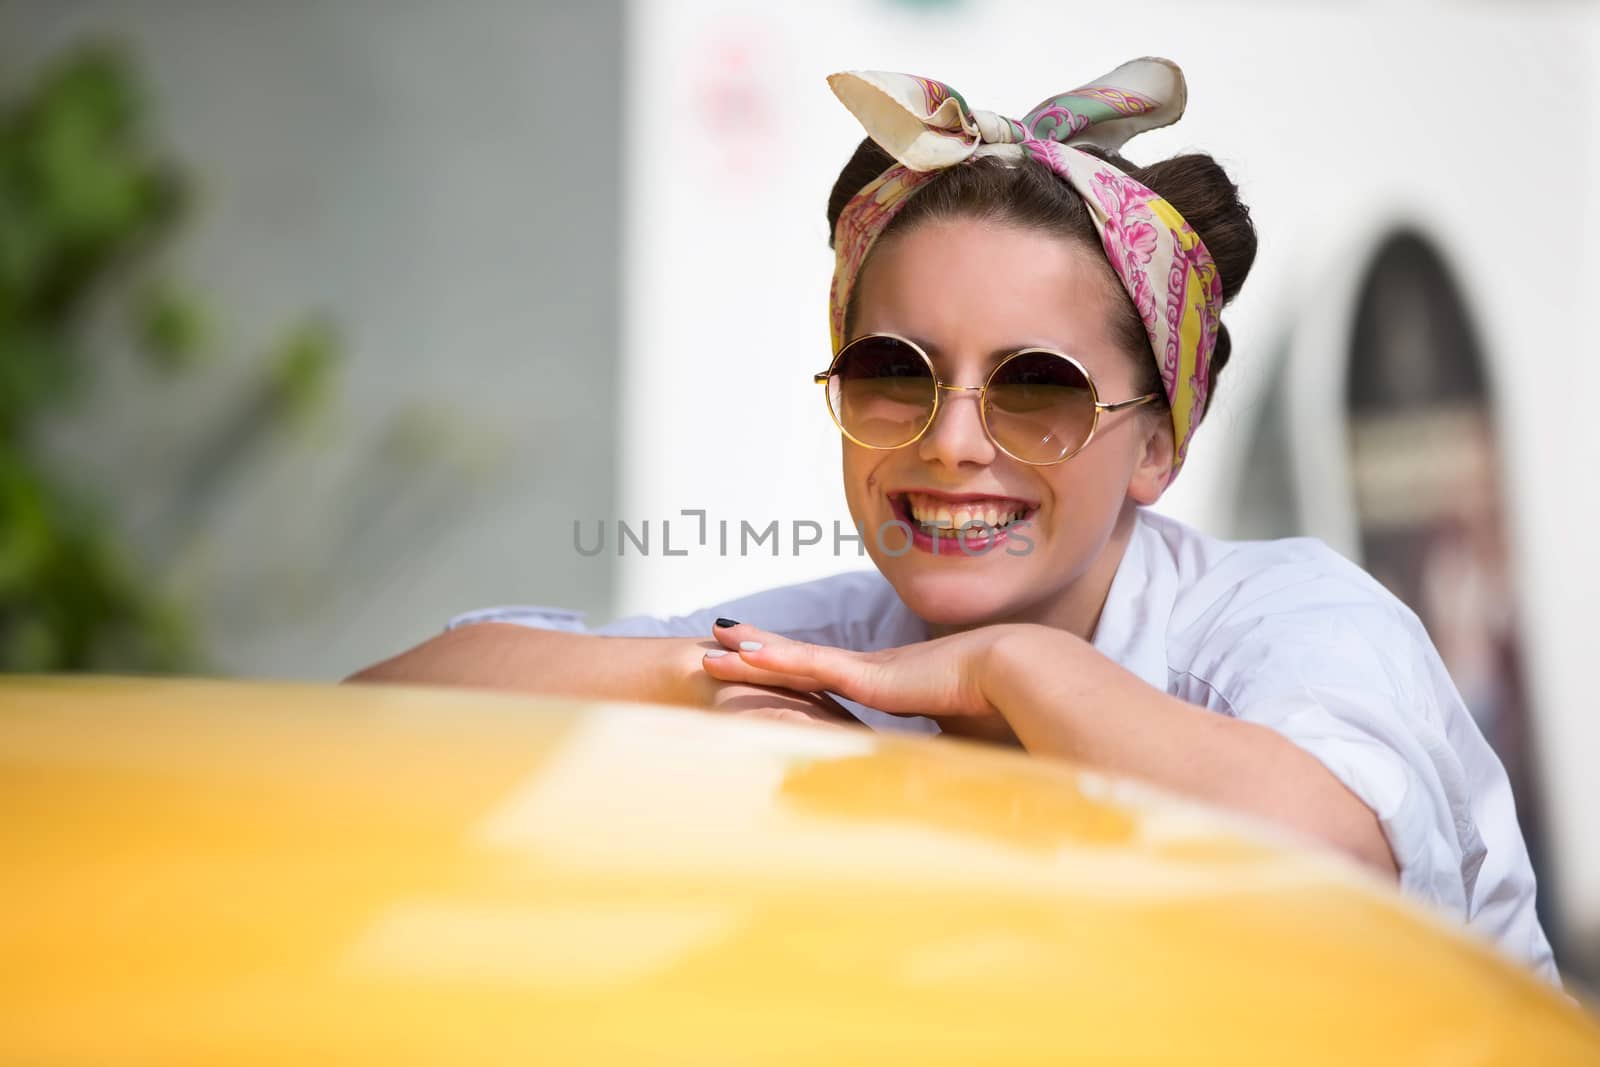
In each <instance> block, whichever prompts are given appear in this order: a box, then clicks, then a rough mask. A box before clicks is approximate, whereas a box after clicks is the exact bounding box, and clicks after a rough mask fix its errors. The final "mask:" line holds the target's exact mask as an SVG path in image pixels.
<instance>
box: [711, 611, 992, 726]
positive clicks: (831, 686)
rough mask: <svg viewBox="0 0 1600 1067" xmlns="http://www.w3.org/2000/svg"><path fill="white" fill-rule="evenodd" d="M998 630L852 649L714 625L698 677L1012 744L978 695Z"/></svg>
mask: <svg viewBox="0 0 1600 1067" xmlns="http://www.w3.org/2000/svg"><path fill="white" fill-rule="evenodd" d="M1006 629H1007V627H1004V626H988V627H983V628H980V629H977V630H972V631H969V632H967V633H963V634H952V635H951V636H949V637H941V638H937V639H935V640H932V641H923V642H920V643H918V644H914V645H906V646H903V647H901V648H888V649H882V650H880V651H877V652H852V651H850V650H848V649H842V648H830V647H828V646H827V645H813V644H807V643H806V642H804V641H792V640H790V639H788V638H786V637H782V636H780V635H778V634H773V633H768V632H766V631H764V630H758V629H757V628H755V627H754V626H748V625H744V624H741V623H735V624H734V625H732V626H717V627H715V628H714V629H713V632H712V636H713V637H714V638H715V639H716V641H717V643H718V644H719V645H721V646H722V647H721V648H720V649H714V650H711V651H709V652H707V653H706V654H705V656H704V658H703V664H704V668H705V672H706V673H707V674H708V675H710V676H711V677H713V678H717V679H720V680H722V681H724V682H745V683H748V684H751V685H757V686H770V687H775V688H778V689H785V690H789V691H791V692H794V693H810V694H820V693H823V692H824V691H827V692H833V693H838V694H839V695H840V696H842V697H844V698H846V699H847V700H854V701H856V702H857V703H860V704H865V705H867V706H868V707H872V708H877V709H878V710H879V711H885V712H889V713H890V714H894V715H924V716H927V717H929V718H932V719H934V720H935V721H936V722H938V723H939V728H940V729H941V730H942V731H943V732H945V733H948V734H955V735H958V736H964V737H975V738H981V739H983V740H989V741H1000V742H1005V743H1010V744H1016V743H1017V740H1016V735H1015V734H1014V733H1012V731H1011V728H1010V727H1009V726H1008V725H1007V724H1006V721H1005V718H1004V716H1002V715H1001V714H1000V712H999V710H998V709H996V708H995V706H994V705H993V704H992V703H991V702H990V701H989V699H988V697H987V696H986V695H985V693H984V690H983V671H984V669H985V665H986V661H987V656H988V652H989V650H990V648H991V647H992V646H993V644H994V642H995V640H996V639H998V637H999V636H1000V635H1001V633H1002V632H1003V631H1004V630H1006Z"/></svg>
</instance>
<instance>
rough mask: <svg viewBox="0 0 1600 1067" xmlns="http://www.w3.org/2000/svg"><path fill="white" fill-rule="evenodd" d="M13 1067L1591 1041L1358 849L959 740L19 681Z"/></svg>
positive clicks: (1296, 1060) (473, 705)
mask: <svg viewBox="0 0 1600 1067" xmlns="http://www.w3.org/2000/svg"><path fill="white" fill-rule="evenodd" d="M0 767H3V771H0V812H3V813H4V815H3V818H4V820H5V822H4V825H5V833H4V836H3V839H0V840H3V844H0V872H3V873H0V960H3V961H4V966H3V968H0V1020H3V1022H0V1062H5V1063H29V1064H34V1063H94V1064H102V1063H125V1062H148V1063H163V1064H169V1063H228V1064H247V1063H262V1064H266V1063H272V1064H280V1063H307V1062H317V1063H346V1062H348V1063H355V1062H364V1063H408V1062H430V1063H465V1062H499V1061H504V1062H516V1063H522V1064H565V1063H583V1064H594V1063H630V1064H631V1063H645V1062H650V1063H675V1064H676V1063H681V1064H790V1063H829V1064H835V1063H839V1064H854V1063H916V1064H923V1065H935V1064H963V1065H966V1064H1000V1063H1039V1064H1046V1063H1049V1064H1061V1063H1068V1062H1088V1063H1093V1062H1111V1061H1114V1062H1119V1063H1125V1062H1174V1063H1176V1062H1181V1063H1206V1064H1228V1065H1239V1064H1255V1063H1260V1064H1292V1065H1307V1064H1341V1065H1342V1064H1374V1063H1405V1064H1500V1063H1504V1064H1540V1065H1559V1064H1580V1063H1582V1064H1597V1063H1600V1030H1597V1028H1596V1025H1595V1024H1594V1022H1593V1021H1592V1019H1590V1018H1589V1017H1588V1016H1586V1015H1585V1014H1584V1013H1583V1012H1582V1011H1580V1010H1579V1009H1578V1008H1577V1007H1575V1006H1573V1005H1572V1004H1570V1003H1568V1002H1567V1001H1566V1000H1564V999H1563V998H1562V997H1560V996H1558V995H1556V994H1554V993H1553V992H1552V991H1550V990H1549V989H1547V988H1546V987H1544V986H1542V985H1541V984H1540V983H1538V982H1536V981H1535V980H1534V979H1532V978H1530V977H1527V976H1525V975H1524V974H1523V973H1521V972H1520V971H1519V970H1517V969H1516V968H1515V967H1513V966H1511V965H1509V964H1506V963H1503V962H1501V961H1500V960H1499V959H1498V958H1496V957H1495V956H1494V955H1492V954H1491V953H1490V952H1489V951H1487V950H1485V949H1482V948H1480V947H1478V946H1477V945H1475V944H1473V943H1470V942H1468V941H1467V940H1465V939H1464V938H1462V937H1460V936H1457V935H1456V934H1454V933H1452V932H1451V931H1449V930H1448V929H1447V928H1445V927H1444V926H1443V925H1441V924H1438V923H1435V922H1433V921H1432V920H1430V919H1427V918H1425V917H1423V916H1421V913H1420V912H1415V911H1413V910H1411V909H1410V908H1409V906H1407V905H1404V904H1402V903H1400V902H1399V901H1398V898H1396V897H1395V896H1394V895H1393V894H1391V893H1389V892H1388V891H1386V890H1383V889H1381V888H1376V887H1375V885H1374V883H1370V882H1368V881H1366V879H1365V878H1364V876H1362V875H1360V874H1359V873H1357V872H1355V871H1354V870H1353V869H1351V868H1349V867H1347V866H1345V865H1344V864H1342V863H1338V862H1335V861H1331V860H1325V859H1322V858H1320V857H1317V856H1312V855H1310V854H1308V853H1305V852H1301V851H1299V850H1296V849H1294V848H1292V847H1290V846H1287V845H1285V844H1283V843H1282V842H1280V841H1277V840H1274V839H1272V838H1270V837H1268V836H1263V835H1261V834H1259V833H1257V832H1256V831H1255V830H1254V829H1252V828H1251V827H1249V826H1245V825H1242V824H1237V823H1233V822H1231V821H1228V820H1224V819H1222V818H1221V817H1219V816H1217V815H1214V814H1212V813H1210V812H1206V811H1202V810H1200V809H1198V808H1195V807H1192V806H1189V805H1186V804H1182V803H1177V802H1174V801H1171V800H1169V799H1167V798H1164V797H1162V796H1159V795H1155V794H1153V793H1151V792H1149V791H1146V790H1143V789H1140V788H1137V787H1134V786H1132V785H1130V784H1128V783H1123V782H1119V781H1116V780H1111V779H1106V778H1104V777H1101V776H1098V775H1090V774H1078V773H1073V772H1072V771H1070V770H1068V769H1065V768H1063V767H1060V766H1055V765H1048V764H1046V763H1044V762H1042V761H1037V760H1030V759H1028V758H1026V757H1023V756H1020V755H1013V754H1009V753H1001V752H996V751H987V750H979V749H977V748H974V747H970V746H965V745H961V744H957V743H952V742H945V741H920V740H911V739H888V738H882V737H876V736H874V735H870V734H867V733H866V732H864V731H843V730H834V731H830V730H824V729H815V728H805V727H798V726H789V725H780V724H775V723H763V722H752V721H742V720H734V719H727V718H718V717H715V716H712V715H706V714H699V713H694V712H687V711H675V710H668V709H659V708H644V707H632V706H618V705H587V706H586V705H578V704H561V703H553V702H549V701H541V700H535V699H519V698H515V697H509V696H496V695H489V694H472V693H464V692H444V691H437V690H433V691H430V690H403V689H377V688H365V687H354V688H342V689H341V688H334V687H313V686H280V685H264V684H242V683H233V684H229V683H204V682H156V681H138V680H65V679H27V678H23V679H17V678H12V679H0Z"/></svg>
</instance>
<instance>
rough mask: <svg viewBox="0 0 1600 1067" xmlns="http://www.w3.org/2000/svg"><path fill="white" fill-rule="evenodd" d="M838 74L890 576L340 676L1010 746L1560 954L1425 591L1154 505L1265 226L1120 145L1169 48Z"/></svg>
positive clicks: (875, 511)
mask: <svg viewBox="0 0 1600 1067" xmlns="http://www.w3.org/2000/svg"><path fill="white" fill-rule="evenodd" d="M830 83H831V84H832V86H833V88H834V91H835V93H836V94H837V95H838V96H839V97H840V99H841V100H842V101H843V102H844V103H845V104H846V106H847V107H849V108H850V110H851V111H852V112H853V113H855V115H856V116H857V117H858V118H859V119H860V120H861V121H862V123H863V125H864V126H865V127H866V129H867V132H868V134H869V137H868V139H867V140H865V141H863V142H862V144H861V147H860V148H859V149H858V150H857V152H856V154H855V156H854V158H852V159H851V160H850V162H849V163H848V164H847V165H846V167H845V169H844V172H843V173H842V174H841V175H840V177H839V181H838V184H837V185H836V186H835V189H834V191H833V196H832V198H831V202H830V204H829V212H828V216H829V225H830V228H831V231H832V234H833V242H834V249H835V253H836V267H835V273H834V280H833V292H832V301H831V312H832V327H833V338H834V350H835V358H834V361H833V363H832V365H831V366H830V367H829V369H828V371H827V372H826V373H825V374H819V375H818V376H817V379H818V381H819V382H821V383H823V384H824V385H825V386H826V390H827V395H828V401H829V408H830V411H831V412H832V414H833V417H834V420H835V422H836V423H837V424H838V426H839V428H840V430H841V431H842V433H843V437H844V443H843V452H844V464H843V469H844V485H845V491H846V496H847V499H848V501H849V506H850V511H851V514H852V516H853V517H854V518H855V520H856V522H857V524H858V526H859V527H861V528H862V529H863V531H864V541H865V544H866V548H867V551H868V552H869V554H870V555H871V557H872V559H873V562H874V563H875V564H876V565H877V568H878V573H866V574H845V575H839V576H836V577H834V578H829V579H825V580H822V581H816V582H810V583H805V584H802V585H798V586H791V587H788V588H784V589H777V590H773V591H770V592H766V593H761V594H758V595H755V596H751V597H746V598H743V599H742V600H738V601H734V602H732V603H729V604H723V605H717V606H715V607H713V608H708V609H706V610H705V611H701V612H698V613H695V614H693V615H688V616H681V617H677V618H671V619H664V620H658V619H649V618H634V619H624V620H621V621H620V622H618V623H614V624H612V625H610V626H607V627H602V628H600V629H599V630H597V631H595V632H594V633H593V634H589V633H585V632H582V627H581V626H578V625H576V624H575V622H574V621H573V620H572V618H571V617H570V616H563V615H562V614H561V613H558V612H551V611H548V610H544V609H492V610H490V611H487V612H478V613H474V614H472V615H469V616H463V617H462V618H460V619H458V620H455V622H454V623H452V626H451V628H450V630H448V631H447V632H446V633H445V634H444V635H442V636H440V637H439V638H436V639H435V640H433V641H430V642H428V643H426V644H424V645H422V646H420V647H418V648H416V649H413V650H412V651H410V652H408V653H405V654H403V655H401V656H399V657H396V658H395V659H393V660H390V661H388V662H386V663H383V664H379V665H378V666H376V667H374V668H371V669H370V670H368V671H366V672H364V673H363V674H362V675H360V676H358V677H360V678H362V679H364V680H383V681H410V682H430V683H461V684H478V685H497V686H512V687H525V688H529V689H538V690H541V691H544V692H551V693H563V694H575V695H583V696H591V697H600V698H631V699H646V700H656V701H668V702H676V703H684V704H693V705H700V706H710V707H713V708H719V709H724V710H735V711H745V712H748V713H751V714H759V715H767V716H776V717H780V718H785V717H787V718H805V719H817V720H823V721H831V722H848V721H852V719H860V720H861V721H864V722H866V723H868V724H869V725H872V726H877V727H881V728H883V727H886V728H893V727H896V726H900V727H903V728H910V729H922V730H926V731H929V732H939V731H942V732H946V733H956V734H963V735H967V736H972V737H978V738H983V739H988V740H993V741H998V742H1003V743H1012V744H1020V745H1021V746H1022V747H1023V748H1025V749H1026V750H1028V751H1029V752H1032V753H1038V754H1047V755H1059V756H1064V757H1068V758H1071V759H1074V760H1077V761H1080V762H1083V763H1086V764H1090V765H1094V766H1099V767H1104V768H1107V769H1109V770H1113V771H1118V772H1121V773H1124V774H1130V775H1136V776H1140V777H1143V778H1146V779H1149V780H1151V781H1154V782H1157V783H1159V784H1161V785H1164V786H1166V787H1168V788H1171V789H1174V790H1177V791H1181V792H1184V793H1187V794H1189V795H1191V796H1194V797H1197V798H1200V799H1202V800H1206V801H1209V802H1212V803H1217V804H1222V805H1226V806H1229V807H1232V808H1235V809H1238V810H1242V811H1245V812H1249V813H1253V814H1256V815H1259V816H1262V817H1265V818H1268V819H1272V820H1275V821H1276V822H1278V823H1280V824H1282V825H1286V826H1288V827H1291V828H1293V829H1296V830H1299V831H1301V832H1303V833H1305V834H1308V835H1310V836H1312V837H1314V838H1316V839H1319V840H1320V841H1322V842H1325V843H1326V844H1327V845H1329V846H1331V847H1333V848H1336V849H1339V850H1341V851H1343V852H1345V853H1346V854H1348V855H1349V856H1351V857H1353V858H1355V859H1356V860H1357V861H1359V862H1361V863H1364V864H1366V865H1367V866H1368V867H1370V868H1371V869H1373V870H1375V871H1377V872H1380V873H1381V874H1383V875H1385V876H1387V877H1389V878H1392V879H1396V880H1397V881H1398V883H1399V885H1400V887H1401V889H1402V890H1403V891H1406V892H1408V893H1410V894H1412V895H1413V896H1415V897H1418V898H1420V899H1422V900H1425V901H1427V902H1429V903H1431V904H1433V905H1434V906H1436V907H1439V908H1442V909H1444V910H1445V911H1446V912H1449V913H1453V914H1454V915H1456V916H1458V917H1459V918H1460V919H1461V920H1462V921H1464V922H1465V923H1466V924H1467V925H1468V926H1469V927H1470V928H1473V929H1475V930H1476V931H1478V932H1479V933H1480V934H1482V935H1483V936H1484V937H1486V938H1488V939H1490V940H1493V941H1495V942H1497V943H1498V944H1499V945H1500V947H1501V948H1502V950H1504V951H1505V952H1507V953H1508V954H1510V955H1512V956H1513V957H1516V958H1519V959H1521V960H1524V961H1525V962H1527V963H1528V964H1529V965H1530V966H1531V967H1533V968H1534V969H1535V970H1536V971H1539V972H1540V973H1543V974H1544V975H1545V976H1547V977H1550V978H1554V976H1555V967H1554V963H1553V961H1552V958H1551V954H1550V948H1549V945H1548V943H1547V941H1546V939H1545V936H1544V933H1543V931H1542V930H1541V929H1540V926H1539V923H1538V920H1537V918H1536V917H1535V914H1534V906H1533V904H1534V881H1533V873H1532V870H1531V869H1530V866H1529V863H1528V858H1527V850H1526V847H1525V846H1524V843H1523V840H1522V837H1521V833H1520V831H1519V829H1518V826H1517V821H1516V813H1515V808H1514V804H1513V800H1512V797H1511V793H1510V788H1509V785H1508V784H1507V781H1506V776H1505V772H1504V770H1503V769H1502V767H1501V765H1500V763H1499V761H1498V759H1497V758H1496V757H1495V755H1494V753H1493V752H1492V751H1491V750H1490V749H1489V747H1488V745H1487V744H1486V743H1485V742H1484V740H1483V737H1482V735H1481V734H1480V733H1479V732H1478V730H1477V728H1476V727H1475V726H1474V724H1473V722H1472V719H1471V717H1470V715H1468V713H1467V711H1466V709H1465V707H1464V706H1463V704H1462V702H1461V699H1460V697H1459V695H1458V694H1457V692H1456V690H1455V688H1454V686H1453V685H1452V684H1451V682H1450V679H1449V677H1448V675H1447V674H1446V672H1445V670H1444V667H1443V665H1442V663H1441V662H1440V659H1439V656H1438V655H1437V653H1436V652H1435V651H1434V649H1433V646H1432V645H1431V643H1430V642H1429V639H1428V637H1427V634H1426V633H1425V632H1424V631H1423V629H1422V627H1421V625H1420V624H1419V623H1418V622H1417V619H1416V617H1415V616H1414V615H1413V614H1412V613H1411V612H1410V611H1408V610H1407V609H1406V608H1405V607H1404V606H1403V605H1402V604H1400V603H1399V602H1398V601H1397V600H1395V599H1394V598H1393V597H1392V596H1391V595H1389V594H1388V593H1387V592H1386V591H1385V590H1384V589H1383V588H1382V587H1381V586H1380V585H1379V584H1378V583H1376V582H1375V581H1373V580H1372V579H1371V578H1370V577H1369V576H1367V575H1366V574H1365V573H1363V572H1362V571H1361V570H1360V569H1358V568H1357V567H1355V566H1353V565H1352V564H1350V563H1349V562H1347V561H1345V560H1344V559H1342V558H1341V557H1339V556H1337V555H1336V554H1335V553H1333V552H1332V551H1330V550H1329V549H1327V548H1326V547H1324V546H1323V545H1322V544H1320V543H1319V542H1316V541H1312V540H1308V539H1299V540H1288V541H1280V542H1256V543H1228V542H1223V541H1218V540H1214V539H1212V538H1208V537H1206V536H1204V535H1202V534H1200V533H1198V532H1197V531H1195V530H1192V529H1190V528H1188V527H1185V526H1183V525H1182V524H1180V523H1177V522H1174V521H1172V520H1170V519H1166V518H1163V517H1160V516H1157V515H1155V514H1153V513H1151V512H1148V511H1146V510H1144V509H1145V507H1146V506H1148V505H1151V504H1154V503H1155V502H1156V501H1157V500H1158V499H1160V497H1161V495H1162V493H1163V492H1164V491H1165V489H1166V487H1167V486H1168V485H1170V484H1171V482H1172V479H1173V478H1174V477H1175V476H1176V474H1177V473H1178V471H1179V470H1180V469H1181V467H1182V464H1183V460H1184V458H1185V456H1186V454H1187V451H1188V447H1189V444H1190V441H1191V438H1192V436H1193V433H1194V431H1195V429H1196V428H1197V427H1198V425H1199V423H1200V421H1201V419H1202V417H1203V416H1204V414H1205V411H1206V409H1207V406H1208V403H1209V400H1210V397H1211V396H1212V394H1213V392H1214V390H1215V388H1216V384H1217V377H1218V375H1219V373H1220V372H1221V370H1222V368H1223V366H1224V365H1225V364H1226V362H1227V360H1228V355H1229V347H1230V346H1229V339H1228V333H1227V330H1226V328H1225V327H1223V326H1222V324H1221V322H1220V318H1219V316H1220V313H1221V310H1222V307H1223V305H1224V304H1226V303H1227V302H1228V301H1229V300H1230V299H1232V297H1233V296H1234V295H1235V294H1236V293H1237V292H1238V290H1239V287H1240V286H1241V285H1242V284H1243V282H1244V279H1245V277H1246V275H1247V274H1248V273H1249V270H1250V266H1251V263H1252V261H1253V259H1254V256H1255V248H1256V238H1255V232H1254V229H1253V227H1252V225H1251V222H1250V218H1249V214H1248V211H1247V209H1246V208H1245V207H1244V205H1243V204H1242V203H1240V201H1239V199H1238V191H1237V189H1236V188H1235V186H1234V185H1233V183H1232V182H1231V181H1230V180H1229V179H1228V178H1227V176H1226V175H1225V174H1224V173H1223V172H1222V170H1221V168H1219V167H1218V166H1217V164H1216V163H1215V162H1214V161H1213V160H1211V159H1210V157H1208V156H1204V155H1184V156H1179V157H1177V158H1174V159H1170V160H1167V161H1165V162H1160V163H1156V164H1154V165H1152V166H1148V167H1135V166H1133V165H1132V164H1130V163H1128V162H1127V161H1126V160H1124V159H1123V158H1122V157H1121V156H1120V155H1117V154H1116V153H1117V150H1118V149H1119V148H1120V147H1121V145H1122V144H1123V142H1125V141H1126V140H1127V139H1128V138H1129V137H1131V136H1133V135H1134V134H1136V133H1138V132H1141V131H1142V130H1146V129H1151V128H1155V127H1158V126H1163V125H1166V124H1168V123H1171V122H1173V121H1175V120H1176V119H1177V118H1178V117H1179V116H1180V115H1181V114H1182V111H1183V107H1184V102H1185V90H1184V83H1183V78H1182V75H1181V73H1180V72H1179V71H1178V69H1177V68H1176V67H1175V66H1174V65H1172V64H1171V63H1168V62H1166V61H1164V60H1137V61H1134V62H1132V63H1128V64H1125V65H1123V66H1122V67H1119V68H1118V69H1117V70H1115V71H1113V72H1111V73H1110V74H1108V75H1106V76H1105V77H1104V78H1101V79H1098V80H1097V81H1095V82H1093V83H1091V84H1090V85H1087V86H1084V87H1082V88H1080V89H1077V90H1074V91H1073V92H1071V93H1067V94H1064V95H1062V96H1060V97H1055V98H1053V99H1051V100H1048V101H1046V102H1045V103H1044V104H1042V105H1040V106H1039V107H1038V108H1035V109H1034V110H1033V111H1031V112H1029V113H1028V115H1027V116H1025V117H1024V118H1023V119H1021V120H1020V121H1019V120H1013V119H1007V118H1003V117H1001V116H997V115H995V114H993V113H989V112H983V111H973V110H971V109H970V108H968V107H967V105H966V103H965V101H964V100H962V98H961V97H960V96H959V95H957V94H956V93H955V92H954V91H952V90H950V89H949V88H948V87H947V86H945V85H943V84H941V83H938V82H933V81H930V80H927V79H921V78H911V77H908V76H904V75H892V74H877V73H872V74H846V75H836V76H835V77H834V78H832V79H830ZM739 620H748V621H739ZM469 622H470V623H480V624H481V625H471V626H467V625H461V624H463V623H469ZM516 624H521V625H516ZM568 631H578V632H568ZM595 635H600V636H602V637H605V638H606V639H604V640H599V639H597V638H596V636H595ZM829 694H836V695H837V696H838V698H839V700H838V701H836V700H835V699H834V698H833V697H832V696H830V695H829ZM841 701H842V703H841Z"/></svg>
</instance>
